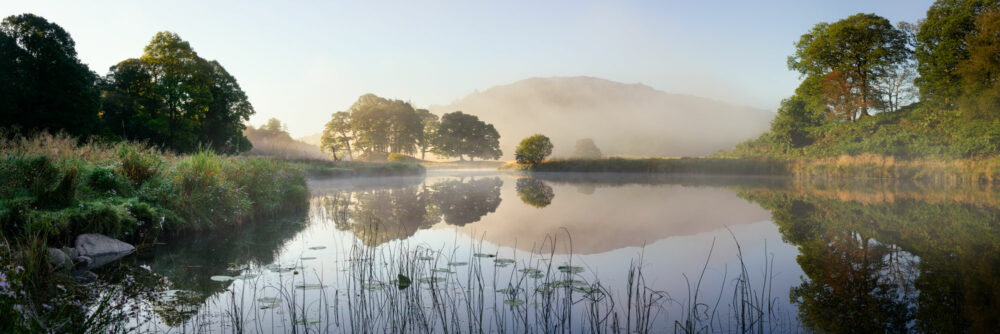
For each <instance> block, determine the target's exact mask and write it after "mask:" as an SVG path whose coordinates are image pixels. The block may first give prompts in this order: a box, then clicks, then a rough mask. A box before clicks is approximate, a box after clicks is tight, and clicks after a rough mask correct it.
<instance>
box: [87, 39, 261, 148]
mask: <svg viewBox="0 0 1000 334" xmlns="http://www.w3.org/2000/svg"><path fill="white" fill-rule="evenodd" d="M102 86H103V95H104V97H105V98H104V103H103V109H102V117H101V118H102V121H104V123H105V125H106V128H107V129H108V130H109V131H111V132H112V133H114V134H115V135H117V136H118V137H121V138H126V139H134V140H148V141H150V142H152V143H153V144H156V145H160V146H163V147H166V148H170V149H173V150H176V151H180V152H190V151H194V150H197V149H199V148H200V147H202V145H208V146H209V147H210V148H212V149H213V150H215V151H217V152H220V153H235V152H241V151H246V150H249V149H250V146H251V145H250V142H249V140H247V139H246V137H244V136H243V130H245V129H246V126H245V122H246V121H248V120H249V118H250V115H252V114H254V109H253V106H252V105H251V104H250V102H249V100H248V99H247V96H246V93H244V92H243V90H242V89H241V88H240V86H239V84H238V83H237V82H236V78H234V77H233V76H232V75H231V74H229V72H227V71H226V69H225V68H224V67H223V66H222V64H220V63H218V62H216V61H208V60H205V59H203V58H201V57H199V56H198V54H197V53H195V51H194V50H193V49H192V48H191V45H190V44H189V43H188V42H186V41H184V40H182V39H181V38H180V36H178V35H177V34H174V33H171V32H167V31H164V32H159V33H157V34H156V35H155V36H153V39H152V40H151V41H150V43H149V45H147V46H146V48H145V51H144V53H143V55H142V56H141V57H140V58H138V59H127V60H124V61H122V62H120V63H118V64H117V65H115V66H113V67H111V71H110V73H108V75H107V77H106V78H105V80H104V83H103V85H102Z"/></svg>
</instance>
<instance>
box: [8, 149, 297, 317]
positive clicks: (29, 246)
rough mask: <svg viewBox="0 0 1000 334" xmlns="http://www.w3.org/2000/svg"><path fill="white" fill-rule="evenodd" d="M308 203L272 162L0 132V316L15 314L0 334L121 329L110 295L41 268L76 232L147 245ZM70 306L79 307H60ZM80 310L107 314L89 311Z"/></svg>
mask: <svg viewBox="0 0 1000 334" xmlns="http://www.w3.org/2000/svg"><path fill="white" fill-rule="evenodd" d="M307 205H308V189H307V188H306V184H305V177H304V175H303V173H302V171H301V170H299V169H297V168H295V167H294V166H291V165H288V164H285V163H283V162H281V161H277V160H272V159H266V158H246V157H232V156H220V155H216V154H214V153H211V152H208V151H205V152H199V153H195V154H191V155H184V156H177V155H173V154H171V153H169V152H163V151H160V150H158V149H156V148H153V147H150V146H147V145H145V144H142V143H131V142H122V143H103V142H96V141H83V142H81V141H80V140H78V139H76V138H73V137H70V136H67V135H64V134H55V135H52V134H46V133H42V134H39V135H36V136H32V137H20V136H17V135H15V134H11V133H7V132H3V133H0V238H2V239H0V240H3V241H2V243H0V246H2V247H3V249H4V250H5V251H4V254H3V256H0V269H2V270H0V275H3V277H4V278H5V279H8V278H9V280H5V281H4V282H3V283H2V284H4V285H3V286H4V287H5V288H8V289H11V290H10V291H15V293H14V294H11V295H8V296H7V297H9V300H7V301H5V302H0V313H4V314H8V315H15V316H13V317H14V318H11V319H5V320H10V321H5V322H4V326H6V327H4V326H0V329H3V332H37V331H50V330H54V331H56V332H87V331H97V332H101V331H103V330H105V329H108V327H107V326H112V327H113V326H115V325H116V324H119V323H121V321H119V320H115V319H118V318H119V316H118V315H117V314H118V313H119V312H121V308H120V307H115V305H117V304H118V303H119V302H120V298H118V297H114V298H112V297H108V296H116V295H121V294H122V292H120V291H118V290H115V289H110V288H108V287H106V286H105V287H99V288H95V287H93V286H91V287H86V288H82V287H81V285H80V284H79V283H77V282H76V281H74V280H72V279H71V278H69V276H68V272H66V271H64V270H59V269H53V268H50V267H49V265H48V262H47V259H48V252H47V249H48V248H49V247H55V248H61V247H71V246H73V245H72V241H73V239H74V238H75V236H76V235H79V234H82V233H101V234H105V235H108V236H111V237H113V238H118V239H122V240H126V241H129V242H133V243H142V242H152V241H154V240H156V238H158V237H160V236H165V235H176V234H179V233H185V232H191V231H203V230H208V229H214V228H218V227H220V226H224V225H236V224H242V223H246V222H252V221H254V220H258V219H261V218H266V217H273V216H276V215H280V214H282V213H283V212H294V211H304V210H305V208H306V206H307ZM126 278H127V277H126ZM126 278H122V279H126ZM133 278H134V277H133ZM119 281H120V280H119ZM108 282H110V281H107V280H102V281H101V282H99V283H97V284H108ZM116 286H129V285H128V284H125V285H116ZM80 290H88V291H89V292H83V291H80ZM96 291H102V292H101V293H97V292H96ZM116 291H118V292H116ZM109 294H110V295H109ZM69 302H73V303H74V305H77V306H78V307H74V308H62V305H64V304H66V303H69ZM102 303H105V304H102ZM87 305H105V307H103V308H102V307H98V308H96V309H93V310H96V313H93V312H88V311H87V309H86V308H84V307H83V306H87ZM54 310H55V311H54ZM17 317H21V318H20V320H17V319H15V318H17ZM88 319H95V320H93V321H91V320H88ZM15 320H17V321H15Z"/></svg>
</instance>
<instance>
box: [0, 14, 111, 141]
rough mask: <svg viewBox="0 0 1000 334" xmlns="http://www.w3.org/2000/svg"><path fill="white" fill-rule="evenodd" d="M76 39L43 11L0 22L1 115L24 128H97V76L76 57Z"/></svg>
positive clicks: (91, 130)
mask: <svg viewBox="0 0 1000 334" xmlns="http://www.w3.org/2000/svg"><path fill="white" fill-rule="evenodd" d="M75 47H76V44H75V43H74V42H73V39H72V38H71V37H70V35H69V33H67V32H66V31H65V30H63V29H62V27H60V26H59V25H56V24H55V23H51V22H49V21H47V20H45V19H44V18H42V17H40V16H36V15H33V14H22V15H14V16H9V17H7V18H5V19H4V20H3V22H2V23H0V119H3V121H4V124H5V125H15V126H18V127H20V128H21V129H22V130H23V131H25V132H28V133H30V132H34V131H38V130H44V129H48V130H51V131H59V130H62V131H66V132H68V133H70V134H75V135H89V134H92V133H95V132H96V131H98V128H99V126H98V109H99V106H100V95H99V92H98V90H97V86H96V85H97V75H96V74H94V73H93V72H91V71H90V69H88V68H87V66H86V65H84V64H83V63H81V62H80V60H79V59H77V55H76V49H75Z"/></svg>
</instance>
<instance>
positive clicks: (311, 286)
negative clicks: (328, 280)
mask: <svg viewBox="0 0 1000 334" xmlns="http://www.w3.org/2000/svg"><path fill="white" fill-rule="evenodd" d="M295 287H296V288H299V289H302V290H316V289H322V288H323V284H315V283H310V284H297V285H295Z"/></svg>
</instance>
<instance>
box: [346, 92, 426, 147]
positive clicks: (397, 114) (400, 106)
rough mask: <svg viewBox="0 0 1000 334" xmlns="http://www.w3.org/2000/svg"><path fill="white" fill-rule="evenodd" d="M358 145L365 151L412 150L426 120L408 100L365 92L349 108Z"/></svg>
mask: <svg viewBox="0 0 1000 334" xmlns="http://www.w3.org/2000/svg"><path fill="white" fill-rule="evenodd" d="M349 113H350V119H351V122H350V124H351V129H352V130H353V131H354V133H355V137H356V138H355V149H356V150H359V151H363V152H383V153H389V152H391V153H403V154H412V153H415V152H416V151H417V140H418V138H420V136H421V134H422V133H423V124H422V123H421V119H420V117H419V116H418V115H417V113H416V111H415V110H414V109H413V106H411V105H410V104H409V103H407V102H403V101H400V100H390V99H385V98H381V97H378V96H375V95H374V94H365V95H362V96H361V97H359V98H358V101H357V102H354V104H353V105H351V108H350V110H349Z"/></svg>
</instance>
